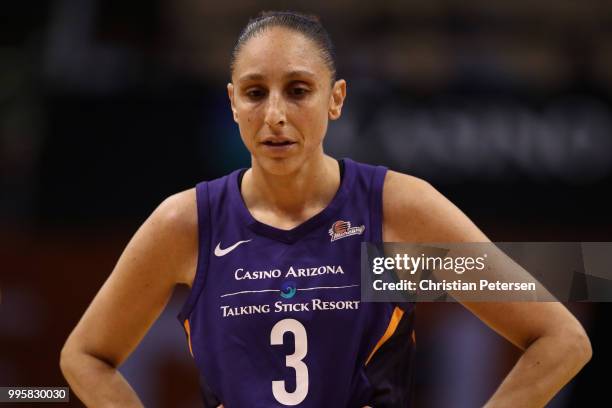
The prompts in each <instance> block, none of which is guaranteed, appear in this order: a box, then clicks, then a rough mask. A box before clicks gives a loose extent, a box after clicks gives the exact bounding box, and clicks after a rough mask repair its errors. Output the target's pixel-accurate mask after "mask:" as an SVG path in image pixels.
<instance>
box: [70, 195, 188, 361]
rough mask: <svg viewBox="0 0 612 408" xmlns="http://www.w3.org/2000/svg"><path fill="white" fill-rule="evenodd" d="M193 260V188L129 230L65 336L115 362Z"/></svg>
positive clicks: (131, 346) (77, 346)
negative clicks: (99, 285) (94, 292)
mask: <svg viewBox="0 0 612 408" xmlns="http://www.w3.org/2000/svg"><path fill="white" fill-rule="evenodd" d="M196 262H197V210H196V199H195V190H194V189H191V190H187V191H184V192H182V193H178V194H175V195H174V196H171V197H169V198H167V199H166V200H165V201H164V202H163V203H161V204H160V205H159V206H158V207H157V208H156V209H155V211H154V212H153V213H152V214H151V216H150V217H149V218H148V219H147V220H146V221H145V222H144V224H143V225H142V226H141V227H140V228H139V229H138V231H137V232H136V233H135V234H134V236H133V237H132V239H131V240H130V242H129V243H128V245H127V246H126V248H125V250H124V251H123V253H122V254H121V256H120V258H119V260H118V261H117V264H116V266H115V268H114V269H113V271H112V273H111V274H110V276H109V277H108V279H107V280H106V282H105V283H104V285H103V286H102V288H101V289H100V291H99V292H98V294H97V295H96V296H95V298H94V300H93V301H92V303H91V304H90V305H89V307H88V308H87V310H86V312H85V314H84V315H83V317H82V318H81V320H80V321H79V323H78V324H77V326H76V327H75V329H74V330H73V332H72V333H71V335H70V337H69V338H68V340H67V342H66V345H65V346H64V347H65V349H68V350H77V351H79V352H84V353H87V354H90V355H93V356H95V357H97V358H100V359H102V360H104V361H106V362H107V363H109V364H111V365H113V366H118V365H120V364H121V363H122V362H123V361H124V360H125V359H126V358H127V356H128V355H129V354H130V353H131V351H132V350H133V349H134V348H135V347H136V345H137V344H138V343H139V342H140V340H141V339H142V337H143V336H144V335H145V333H146V332H147V330H148V329H149V327H150V326H151V325H152V323H153V322H154V321H155V320H156V319H157V317H158V316H159V314H160V313H161V311H162V309H163V308H164V306H165V305H166V303H167V301H168V299H169V298H170V296H171V294H172V290H173V288H174V286H175V285H176V284H177V283H187V284H190V283H191V281H190V280H191V279H192V276H193V271H195V265H196Z"/></svg>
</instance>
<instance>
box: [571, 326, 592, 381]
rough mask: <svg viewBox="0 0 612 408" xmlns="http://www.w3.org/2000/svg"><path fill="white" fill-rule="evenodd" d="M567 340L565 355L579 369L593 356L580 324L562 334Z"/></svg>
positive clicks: (589, 343) (586, 336)
mask: <svg viewBox="0 0 612 408" xmlns="http://www.w3.org/2000/svg"><path fill="white" fill-rule="evenodd" d="M564 337H565V338H566V341H567V346H568V347H567V350H566V352H567V357H570V358H572V359H573V360H574V362H575V364H576V366H577V370H578V371H579V370H581V369H582V367H584V366H585V365H586V364H587V363H588V362H589V361H590V360H591V358H592V357H593V348H592V346H591V341H590V340H589V336H588V335H587V334H586V332H585V331H584V329H583V328H582V326H579V327H578V328H577V329H576V330H572V331H571V333H569V334H567V333H566V334H565V336H564Z"/></svg>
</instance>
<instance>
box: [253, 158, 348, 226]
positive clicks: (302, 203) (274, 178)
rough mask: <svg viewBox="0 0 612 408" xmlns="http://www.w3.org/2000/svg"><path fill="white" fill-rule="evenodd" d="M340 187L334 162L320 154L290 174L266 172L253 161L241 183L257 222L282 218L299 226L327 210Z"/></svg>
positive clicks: (335, 162) (338, 174) (336, 165)
mask: <svg viewBox="0 0 612 408" xmlns="http://www.w3.org/2000/svg"><path fill="white" fill-rule="evenodd" d="M339 186H340V173H339V171H338V163H337V161H336V160H335V159H333V158H331V157H329V156H327V155H324V154H320V155H317V156H316V157H314V158H313V159H311V160H308V161H307V162H305V163H304V164H303V165H302V166H300V168H298V169H297V170H295V171H294V172H292V173H289V174H283V175H277V174H271V173H269V172H267V171H266V170H265V169H264V168H263V167H261V166H260V165H259V163H258V162H257V161H256V160H255V159H253V164H252V168H251V169H250V170H248V171H247V172H246V173H245V175H244V178H243V181H242V196H243V199H244V202H245V204H246V206H247V208H248V209H249V211H251V213H252V214H253V216H254V217H255V218H256V219H259V220H260V221H265V220H270V218H271V217H270V214H274V215H275V216H281V217H282V218H285V219H287V220H288V224H299V223H300V222H302V221H304V220H306V219H308V218H310V217H311V216H313V215H314V214H316V213H318V212H320V211H321V210H322V209H324V208H325V207H326V206H327V205H328V204H329V202H330V201H331V200H332V199H333V197H334V195H335V194H336V192H337V191H338V188H339Z"/></svg>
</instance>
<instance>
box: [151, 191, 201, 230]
mask: <svg viewBox="0 0 612 408" xmlns="http://www.w3.org/2000/svg"><path fill="white" fill-rule="evenodd" d="M152 216H154V218H153V220H154V221H155V222H156V223H159V224H160V226H163V227H164V228H170V229H172V230H174V231H178V232H189V230H191V229H194V228H195V229H196V231H197V227H198V214H197V204H196V192H195V188H191V189H189V190H185V191H181V192H179V193H176V194H173V195H171V196H169V197H167V198H166V199H165V200H164V201H162V202H161V204H159V206H158V207H157V208H156V209H155V211H154V212H153V214H152Z"/></svg>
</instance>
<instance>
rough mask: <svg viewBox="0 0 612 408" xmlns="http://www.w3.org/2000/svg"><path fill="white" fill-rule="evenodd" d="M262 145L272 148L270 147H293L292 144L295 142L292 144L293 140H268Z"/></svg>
mask: <svg viewBox="0 0 612 408" xmlns="http://www.w3.org/2000/svg"><path fill="white" fill-rule="evenodd" d="M262 144H263V145H265V146H270V147H282V146H291V145H292V144H295V142H292V141H291V140H279V141H275V140H266V141H264V142H262Z"/></svg>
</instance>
